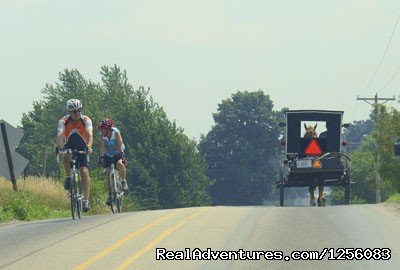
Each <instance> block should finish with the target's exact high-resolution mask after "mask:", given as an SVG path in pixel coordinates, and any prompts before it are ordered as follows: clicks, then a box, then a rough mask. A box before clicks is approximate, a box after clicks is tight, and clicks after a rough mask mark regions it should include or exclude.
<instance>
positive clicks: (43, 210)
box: [0, 177, 137, 223]
mask: <svg viewBox="0 0 400 270" xmlns="http://www.w3.org/2000/svg"><path fill="white" fill-rule="evenodd" d="M17 184H18V191H17V192H15V191H14V190H13V189H12V184H11V182H10V181H8V180H6V179H4V178H0V223H3V222H9V221H14V220H37V219H48V218H59V217H70V215H71V213H70V201H69V197H68V195H67V192H66V191H65V190H64V188H63V186H62V183H61V181H60V180H53V179H51V178H38V177H27V178H26V179H25V180H24V179H19V180H18V181H17ZM106 198H107V193H106V190H105V187H104V181H102V180H96V179H93V178H92V181H91V191H90V204H91V209H90V211H89V212H88V214H104V213H109V212H110V210H109V208H108V207H106V205H105V200H106ZM124 200H125V201H124V211H133V210H135V209H137V207H136V205H135V204H134V203H133V201H132V199H131V198H130V197H129V196H124Z"/></svg>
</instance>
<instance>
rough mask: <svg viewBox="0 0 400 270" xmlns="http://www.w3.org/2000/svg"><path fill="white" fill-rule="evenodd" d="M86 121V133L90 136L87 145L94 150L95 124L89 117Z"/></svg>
mask: <svg viewBox="0 0 400 270" xmlns="http://www.w3.org/2000/svg"><path fill="white" fill-rule="evenodd" d="M85 120H86V121H85V130H86V133H87V135H88V136H87V142H86V144H87V146H88V147H90V148H92V147H93V124H92V120H91V119H90V118H89V117H87V118H86V119H85Z"/></svg>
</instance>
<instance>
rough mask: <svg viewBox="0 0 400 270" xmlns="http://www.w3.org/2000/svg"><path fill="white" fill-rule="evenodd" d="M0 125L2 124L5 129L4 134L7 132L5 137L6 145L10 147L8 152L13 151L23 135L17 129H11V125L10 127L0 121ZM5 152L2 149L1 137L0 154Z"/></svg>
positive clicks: (3, 148) (2, 141)
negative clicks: (6, 139)
mask: <svg viewBox="0 0 400 270" xmlns="http://www.w3.org/2000/svg"><path fill="white" fill-rule="evenodd" d="M0 123H4V125H5V127H6V132H7V137H8V145H9V146H10V151H14V149H15V148H16V147H17V146H18V143H19V141H20V140H21V139H22V137H23V136H24V133H23V132H22V131H20V130H19V129H17V128H15V127H13V126H12V125H10V124H9V123H7V122H6V121H4V120H0ZM2 136H3V135H2ZM5 152H6V149H5V147H4V140H3V137H1V142H0V153H5Z"/></svg>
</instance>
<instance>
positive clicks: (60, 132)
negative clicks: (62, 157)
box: [56, 120, 65, 148]
mask: <svg viewBox="0 0 400 270" xmlns="http://www.w3.org/2000/svg"><path fill="white" fill-rule="evenodd" d="M64 130H65V125H64V122H63V121H62V120H60V121H59V122H58V129H57V138H56V145H57V147H58V148H61V147H62V146H63V145H64V144H65V135H64Z"/></svg>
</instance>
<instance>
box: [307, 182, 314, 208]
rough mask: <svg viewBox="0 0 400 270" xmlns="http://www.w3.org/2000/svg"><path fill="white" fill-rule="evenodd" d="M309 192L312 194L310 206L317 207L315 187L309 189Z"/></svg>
mask: <svg viewBox="0 0 400 270" xmlns="http://www.w3.org/2000/svg"><path fill="white" fill-rule="evenodd" d="M308 191H309V192H310V205H311V206H315V197H314V187H311V186H310V187H308Z"/></svg>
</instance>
